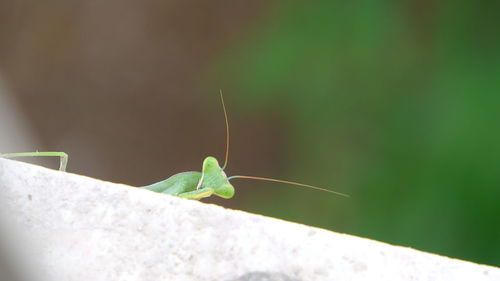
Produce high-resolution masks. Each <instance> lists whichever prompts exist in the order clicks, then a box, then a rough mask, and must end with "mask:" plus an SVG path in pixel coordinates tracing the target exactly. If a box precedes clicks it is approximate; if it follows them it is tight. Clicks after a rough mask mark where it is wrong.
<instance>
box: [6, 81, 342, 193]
mask: <svg viewBox="0 0 500 281" xmlns="http://www.w3.org/2000/svg"><path fill="white" fill-rule="evenodd" d="M220 98H221V103H222V108H223V111H224V119H225V123H226V153H225V154H226V155H225V159H224V165H223V166H222V167H221V166H220V165H219V162H218V161H217V159H216V158H215V157H212V156H208V157H206V158H205V159H204V160H203V165H202V169H201V172H197V171H189V172H181V173H178V174H175V175H173V176H171V177H169V178H167V179H165V180H162V181H159V182H156V183H153V184H150V185H146V186H139V187H138V188H141V189H145V190H149V191H154V192H158V193H165V194H170V195H174V196H178V197H181V198H186V199H194V200H200V199H202V198H206V197H210V196H212V195H215V196H219V197H221V198H224V199H229V198H232V197H233V196H234V193H235V189H234V186H233V185H232V184H231V183H230V182H229V181H230V180H233V179H253V180H261V181H270V182H278V183H285V184H291V185H296V186H301V187H305V188H311V189H315V190H320V191H325V192H329V193H333V194H337V195H340V196H344V197H349V195H347V194H344V193H340V192H337V191H333V190H330V189H326V188H321V187H317V186H313V185H308V184H303V183H298V182H293V181H287V180H279V179H273V178H264V177H256V176H244V175H235V176H229V177H228V176H227V175H226V173H225V172H224V169H225V168H226V167H227V163H228V157H229V140H230V137H229V122H228V117H227V111H226V106H225V104H224V97H223V95H222V91H220ZM25 156H55V157H60V165H59V170H61V171H65V170H66V165H67V162H68V155H67V154H66V153H64V152H38V151H36V152H22V153H7V154H0V157H3V158H14V157H25Z"/></svg>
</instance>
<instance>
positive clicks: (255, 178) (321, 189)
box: [200, 90, 349, 197]
mask: <svg viewBox="0 0 500 281" xmlns="http://www.w3.org/2000/svg"><path fill="white" fill-rule="evenodd" d="M220 99H221V102H222V109H224V119H225V120H226V158H225V159H224V166H222V170H224V169H225V168H226V166H227V160H228V157H229V122H228V118H227V111H226V106H225V104H224V97H223V96H222V90H220ZM238 178H239V179H252V180H261V181H271V182H279V183H286V184H291V185H296V186H302V187H307V188H311V189H316V190H320V191H326V192H330V193H333V194H337V195H340V196H344V197H349V195H347V194H344V193H340V192H337V191H333V190H330V189H326V188H321V187H317V186H314V185H309V184H303V183H298V182H293V181H286V180H278V179H272V178H263V177H254V176H231V177H228V178H227V179H228V180H231V179H238ZM200 182H201V181H200Z"/></svg>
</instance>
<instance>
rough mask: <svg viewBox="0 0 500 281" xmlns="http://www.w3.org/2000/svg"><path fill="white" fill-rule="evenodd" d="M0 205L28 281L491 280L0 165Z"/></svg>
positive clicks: (470, 268) (290, 226)
mask: <svg viewBox="0 0 500 281" xmlns="http://www.w3.org/2000/svg"><path fill="white" fill-rule="evenodd" d="M0 200H1V202H0V214H2V217H1V218H2V228H1V230H2V233H1V237H2V238H5V239H6V240H5V241H10V242H7V243H6V242H5V241H4V243H6V244H9V245H11V246H12V245H15V246H17V248H16V252H18V251H21V252H25V253H27V254H26V256H25V257H26V259H27V260H28V263H29V266H31V268H32V270H31V271H33V272H34V274H31V275H30V274H28V275H30V276H31V277H33V276H35V277H34V279H33V280H42V277H43V278H46V280H65V281H71V280H75V281H76V280H82V281H83V280H85V281H87V280H93V281H97V280H106V281H108V280H222V281H224V280H227V281H243V280H247V281H250V280H253V281H264V280H283V281H285V280H293V281H301V280H308V281H309V280H384V281H387V280H476V281H477V280H500V269H499V268H495V267H490V266H484V265H478V264H474V263H470V262H465V261H461V260H456V259H450V258H446V257H442V256H437V255H433V254H429V253H424V252H420V251H417V250H413V249H410V248H403V247H398V246H392V245H388V244H385V243H381V242H377V241H373V240H369V239H364V238H359V237H354V236H350V235H345V234H339V233H335V232H331V231H327V230H323V229H318V228H313V227H308V226H305V225H300V224H296V223H290V222H286V221H282V220H278V219H273V218H268V217H263V216H259V215H254V214H249V213H245V212H241V211H235V210H228V209H224V208H221V207H218V206H215V205H210V204H204V203H200V202H197V201H190V200H185V199H181V198H177V197H172V196H168V195H162V194H156V193H153V192H149V191H145V190H139V189H136V188H132V187H130V186H126V185H121V184H114V183H110V182H104V181H99V180H95V179H91V178H88V177H84V176H79V175H74V174H70V173H63V172H58V171H54V170H49V169H45V168H42V167H38V166H34V165H29V164H25V163H21V162H16V161H12V160H6V159H0ZM13 229H18V230H17V232H15V233H14V234H13V235H12V233H13ZM6 232H9V233H10V235H7V234H5V233H6ZM9 238H10V239H9ZM0 279H1V278H0Z"/></svg>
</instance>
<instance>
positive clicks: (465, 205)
mask: <svg viewBox="0 0 500 281" xmlns="http://www.w3.org/2000/svg"><path fill="white" fill-rule="evenodd" d="M7 3H8V2H1V1H0V13H1V15H0V19H2V20H3V24H0V75H2V76H3V80H4V81H5V83H6V84H7V85H8V88H9V90H10V93H11V96H12V97H14V99H15V100H16V103H17V104H18V105H19V108H20V111H21V112H23V113H24V114H25V116H26V117H25V118H26V120H28V121H29V123H30V125H29V127H31V128H32V129H33V132H34V133H33V134H34V135H36V136H37V140H36V147H34V148H33V147H15V146H12V147H8V148H2V150H9V151H22V150H33V149H38V150H62V151H66V152H68V153H69V154H70V162H69V170H70V171H72V172H76V173H81V174H85V175H89V176H93V177H97V178H102V179H107V180H111V181H118V182H125V183H129V184H132V185H139V184H147V183H150V182H153V181H156V180H160V179H162V178H165V177H167V176H169V175H171V174H173V173H175V172H179V171H185V170H196V169H200V166H201V162H202V159H203V157H205V156H207V155H214V156H216V157H218V158H219V159H222V158H223V152H224V140H225V139H224V123H223V122H224V121H223V115H222V109H221V108H220V104H219V100H218V91H219V89H223V91H224V92H225V98H226V106H227V107H228V111H229V116H230V125H231V134H232V139H231V141H232V145H231V154H230V161H229V167H228V169H227V172H228V174H230V175H231V174H249V175H258V176H266V177H276V178H282V179H289V180H295V181H300V182H305V183H309V184H313V185H318V186H322V187H328V188H331V189H334V190H337V191H340V192H343V193H348V194H350V196H351V197H350V198H348V199H346V198H342V197H338V196H334V195H330V194H327V193H320V192H315V191H308V190H300V189H299V188H296V187H293V186H283V185H278V184H270V183H262V182H250V181H244V180H235V181H234V184H235V185H236V186H237V188H238V190H237V194H236V197H235V198H234V199H232V200H229V201H226V200H217V199H209V200H206V201H207V202H214V203H216V204H221V205H224V206H227V207H230V208H235V209H242V210H246V211H251V212H254V213H259V214H264V215H268V216H273V217H277V218H281V219H286V220H291V221H294V222H299V223H304V224H308V225H313V226H318V227H322V228H326V229H331V230H334V231H338V232H344V233H348V234H353V235H359V236H362V237H367V238H372V239H376V240H380V241H384V242H388V243H392V244H397V245H403V246H409V247H412V248H416V249H420V250H424V251H429V252H433V253H438V254H442V255H447V256H451V257H455V258H460V259H465V260H470V261H474V262H478V263H485V264H491V265H496V266H499V265H500V219H499V216H500V203H499V199H500V130H499V127H500V126H499V124H500V113H499V111H500V95H499V93H500V36H498V30H499V27H500V20H499V19H500V17H499V16H498V11H500V4H499V2H497V1H432V0H426V1H416V0H414V1H367V0H361V1H311V2H304V1H252V2H250V1H242V2H240V3H238V4H235V3H233V2H232V1H214V2H211V3H206V2H204V1H201V0H200V1H192V2H190V3H189V4H187V3H186V2H182V1H170V2H163V3H160V2H156V1H144V2H140V3H139V2H126V3H125V4H119V2H117V1H111V2H110V3H99V4H96V3H94V4H87V3H83V2H80V3H79V4H78V5H73V4H72V5H69V4H67V3H64V2H63V1H51V5H48V6H46V5H43V6H42V5H40V4H38V5H37V4H35V3H36V2H33V3H32V5H30V6H27V5H22V4H7ZM12 136H14V137H15V133H14V134H10V137H12ZM2 137H3V138H5V137H7V136H6V134H3V136H2Z"/></svg>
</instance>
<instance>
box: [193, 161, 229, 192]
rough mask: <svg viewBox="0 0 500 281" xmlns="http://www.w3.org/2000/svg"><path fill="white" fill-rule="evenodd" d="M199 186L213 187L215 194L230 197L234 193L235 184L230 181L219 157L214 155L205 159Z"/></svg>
mask: <svg viewBox="0 0 500 281" xmlns="http://www.w3.org/2000/svg"><path fill="white" fill-rule="evenodd" d="M198 188H210V189H213V190H214V194H215V195H217V196H219V197H222V198H224V199H229V198H231V197H233V195H234V187H233V185H232V184H230V183H229V179H228V178H227V176H226V173H224V170H223V169H222V168H221V166H220V165H219V162H218V161H217V159H215V158H214V157H212V156H208V157H207V158H205V160H203V168H202V170H201V178H200V182H199V183H198Z"/></svg>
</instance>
